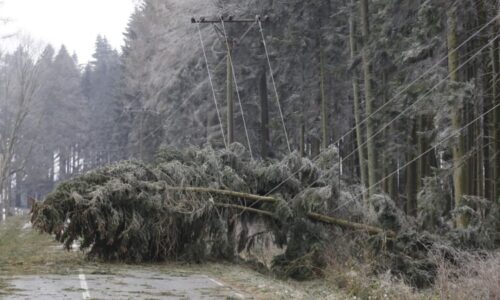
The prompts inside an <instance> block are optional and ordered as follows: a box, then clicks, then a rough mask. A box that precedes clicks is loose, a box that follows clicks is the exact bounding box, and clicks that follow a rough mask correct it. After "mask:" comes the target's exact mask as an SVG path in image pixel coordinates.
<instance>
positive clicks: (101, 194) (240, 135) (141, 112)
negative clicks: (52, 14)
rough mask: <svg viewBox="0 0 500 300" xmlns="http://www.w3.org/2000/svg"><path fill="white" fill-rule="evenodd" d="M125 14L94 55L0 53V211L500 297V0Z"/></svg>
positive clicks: (287, 273) (65, 230)
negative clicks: (116, 37) (119, 37)
mask: <svg viewBox="0 0 500 300" xmlns="http://www.w3.org/2000/svg"><path fill="white" fill-rule="evenodd" d="M0 2H1V1H0ZM0 16H1V14H0ZM5 22H8V20H6V21H5ZM1 24H2V23H1V22H0V26H2V25H1ZM123 32H124V34H123V37H124V40H125V41H124V45H123V47H121V48H115V47H113V46H112V45H111V43H110V42H109V41H108V39H107V38H106V37H105V36H102V35H99V36H97V37H96V40H95V47H94V49H95V50H94V54H93V56H92V59H91V60H90V61H89V62H88V63H87V62H85V63H82V62H80V61H79V58H78V57H77V55H75V54H73V53H72V50H69V49H68V48H66V47H65V46H62V47H54V46H52V45H50V44H45V45H43V46H42V47H40V46H39V45H36V44H35V43H33V42H31V41H29V40H26V41H22V42H19V45H17V47H16V48H14V49H13V50H12V51H7V50H5V51H0V224H1V223H2V222H5V219H7V220H8V219H9V218H14V217H15V216H14V215H15V214H16V212H17V211H19V210H22V209H25V210H29V211H30V219H31V223H32V224H33V227H34V228H35V229H37V230H39V231H40V232H42V233H44V234H50V235H53V236H55V239H56V240H57V241H58V242H60V243H61V244H63V245H64V247H65V248H67V249H68V250H70V249H71V248H72V247H74V243H75V242H78V245H79V250H81V251H83V252H84V253H85V256H86V258H87V259H89V260H98V261H105V262H112V263H134V264H140V263H163V262H165V261H176V262H178V261H182V262H188V263H194V264H204V263H205V262H208V261H222V262H225V263H227V262H230V263H234V264H240V263H243V264H248V265H250V266H252V268H255V269H258V270H260V272H264V273H266V274H270V276H273V277H277V278H279V279H281V280H296V281H300V282H303V281H310V280H321V281H325V282H330V283H329V284H331V285H335V286H336V287H338V289H339V290H341V291H344V292H346V293H347V294H348V295H349V297H350V299H353V298H352V297H353V296H354V297H358V298H357V299H385V298H384V297H386V298H394V299H500V1H498V0H308V1H303V0H289V1H278V0H249V1H234V0H210V1H200V0H144V1H140V2H138V3H137V6H136V9H135V12H134V13H133V14H132V15H131V17H130V19H129V23H128V26H127V28H124V29H123ZM5 38H6V37H0V43H2V40H3V39H5ZM0 226H1V225H0ZM0 243H1V242H0ZM0 268H1V266H0ZM353 270H354V271H353ZM352 272H355V273H356V274H358V275H356V276H354V277H356V278H355V279H353V277H352V276H351V275H352ZM349 274H351V275H349ZM384 276H385V277H384ZM361 277H362V279H360V278H361ZM381 278H385V279H381ZM387 278H389V279H387ZM387 281H390V282H391V283H390V284H388V283H387ZM0 283H1V281H0ZM384 284H386V285H387V284H388V285H389V286H391V287H390V288H387V287H384ZM0 286H1V284H0ZM384 289H385V292H381V294H380V293H378V291H379V290H384ZM398 289H399V290H398ZM387 291H389V292H387ZM390 291H392V292H390ZM384 295H385V296H384ZM0 297H1V293H0ZM419 297H421V298H419ZM320 298H321V297H320ZM328 299H330V298H328ZM332 299H333V298H332ZM335 299H337V298H335ZM340 299H343V298H342V297H340Z"/></svg>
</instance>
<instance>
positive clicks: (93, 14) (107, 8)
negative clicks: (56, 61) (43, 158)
mask: <svg viewBox="0 0 500 300" xmlns="http://www.w3.org/2000/svg"><path fill="white" fill-rule="evenodd" d="M0 2H2V0H0ZM137 2H138V1H137V0H3V5H2V6H0V16H1V17H2V18H8V19H9V20H10V22H9V23H8V24H7V25H3V24H1V23H0V26H1V27H3V28H1V29H0V32H1V33H4V34H5V33H16V32H20V33H21V35H29V36H31V37H33V38H34V39H35V40H37V41H41V42H44V43H50V44H52V45H53V46H54V48H56V49H57V48H59V47H60V46H61V45H62V44H64V45H65V46H66V47H67V48H68V51H69V52H70V53H73V52H76V54H77V55H78V59H79V62H80V63H86V62H87V61H89V60H90V59H91V57H92V54H93V52H94V45H95V40H96V37H97V35H98V34H101V35H103V36H106V37H107V39H108V41H109V42H110V43H111V45H112V46H113V47H114V48H116V49H118V50H121V49H120V48H121V47H120V46H121V45H122V44H123V32H125V28H126V26H127V24H128V20H129V17H130V15H131V14H132V12H133V11H134V8H135V5H136V3H137ZM11 43H12V42H11Z"/></svg>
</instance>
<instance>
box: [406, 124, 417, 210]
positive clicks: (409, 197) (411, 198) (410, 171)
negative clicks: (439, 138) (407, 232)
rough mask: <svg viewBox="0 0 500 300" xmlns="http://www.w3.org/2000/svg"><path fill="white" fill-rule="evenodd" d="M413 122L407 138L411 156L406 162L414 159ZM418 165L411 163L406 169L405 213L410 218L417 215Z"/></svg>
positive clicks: (414, 129)
mask: <svg viewBox="0 0 500 300" xmlns="http://www.w3.org/2000/svg"><path fill="white" fill-rule="evenodd" d="M416 127H417V126H416V124H415V121H413V124H412V129H411V134H410V136H409V137H408V145H410V146H411V147H412V150H411V154H409V155H408V161H412V160H414V158H415V154H414V149H413V147H414V146H415V145H416V140H417V129H416ZM417 169H418V163H417V162H416V161H414V162H412V163H411V164H410V165H409V166H408V167H407V168H406V213H407V214H408V215H410V216H416V215H417V207H418V205H417V191H418V180H419V179H418V174H417V171H418V170H417Z"/></svg>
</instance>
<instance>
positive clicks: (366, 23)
mask: <svg viewBox="0 0 500 300" xmlns="http://www.w3.org/2000/svg"><path fill="white" fill-rule="evenodd" d="M360 3H361V33H362V35H363V50H362V59H363V73H364V83H365V104H366V109H365V113H366V116H367V118H368V119H367V121H366V138H367V140H368V142H367V143H366V146H367V149H368V164H367V167H368V186H369V190H368V194H369V196H372V195H374V194H375V191H376V187H375V184H376V183H377V155H376V153H375V142H374V139H373V134H374V133H375V122H374V120H373V118H371V117H370V116H371V114H372V113H373V112H374V109H373V107H374V99H373V90H372V82H371V81H372V74H371V66H370V57H369V51H368V47H369V43H370V20H369V15H368V0H361V2H360Z"/></svg>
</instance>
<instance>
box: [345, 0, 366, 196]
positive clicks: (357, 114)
mask: <svg viewBox="0 0 500 300" xmlns="http://www.w3.org/2000/svg"><path fill="white" fill-rule="evenodd" d="M354 2H355V0H351V5H352V7H354V4H355V3H354ZM355 36H356V28H355V21H354V11H351V16H350V18H349V44H350V48H351V60H354V58H355V57H356V51H357V47H356V39H355ZM352 93H353V102H354V103H353V104H354V120H355V122H356V143H357V148H358V161H359V174H360V177H361V185H362V186H363V187H364V188H365V187H366V163H365V147H364V146H363V131H362V128H361V105H360V96H359V94H360V93H359V85H358V75H357V72H356V70H352ZM363 201H364V203H365V204H368V194H367V192H366V191H363Z"/></svg>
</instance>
